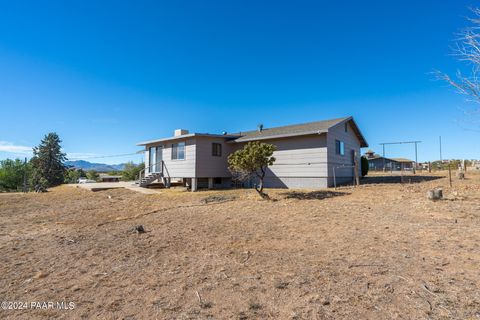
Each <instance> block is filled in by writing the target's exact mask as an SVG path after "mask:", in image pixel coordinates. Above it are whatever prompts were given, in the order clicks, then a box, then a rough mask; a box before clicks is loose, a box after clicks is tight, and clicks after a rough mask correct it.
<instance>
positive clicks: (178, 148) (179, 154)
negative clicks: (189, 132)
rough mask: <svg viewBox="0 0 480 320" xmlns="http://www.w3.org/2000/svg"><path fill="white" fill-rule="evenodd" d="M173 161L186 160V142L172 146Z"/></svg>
mask: <svg viewBox="0 0 480 320" xmlns="http://www.w3.org/2000/svg"><path fill="white" fill-rule="evenodd" d="M172 160H185V142H179V143H174V144H172Z"/></svg>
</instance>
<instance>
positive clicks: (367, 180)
mask: <svg viewBox="0 0 480 320" xmlns="http://www.w3.org/2000/svg"><path fill="white" fill-rule="evenodd" d="M442 178H444V177H442V176H414V175H408V176H403V178H402V176H370V177H369V176H366V177H364V178H362V179H361V180H360V184H379V183H420V182H425V181H432V180H437V179H442Z"/></svg>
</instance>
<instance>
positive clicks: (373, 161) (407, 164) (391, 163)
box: [364, 150, 415, 171]
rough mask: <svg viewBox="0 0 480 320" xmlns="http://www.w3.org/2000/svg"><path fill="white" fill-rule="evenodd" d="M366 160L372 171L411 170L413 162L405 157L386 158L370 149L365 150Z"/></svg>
mask: <svg viewBox="0 0 480 320" xmlns="http://www.w3.org/2000/svg"><path fill="white" fill-rule="evenodd" d="M364 156H365V157H366V158H367V160H368V168H369V170H372V171H401V170H413V167H414V164H415V162H414V161H412V160H410V159H406V158H386V157H382V156H381V155H378V154H376V153H375V152H373V151H372V150H368V151H367V152H365V154H364Z"/></svg>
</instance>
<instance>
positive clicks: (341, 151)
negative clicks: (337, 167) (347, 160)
mask: <svg viewBox="0 0 480 320" xmlns="http://www.w3.org/2000/svg"><path fill="white" fill-rule="evenodd" d="M335 154H336V155H339V156H342V157H343V156H345V142H343V141H342V140H338V139H335Z"/></svg>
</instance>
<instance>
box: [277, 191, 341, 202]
mask: <svg viewBox="0 0 480 320" xmlns="http://www.w3.org/2000/svg"><path fill="white" fill-rule="evenodd" d="M349 194H350V193H347V192H337V191H328V190H319V191H311V192H299V191H290V192H285V193H281V195H282V196H285V199H298V200H322V199H326V198H333V197H339V196H346V195H349Z"/></svg>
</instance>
